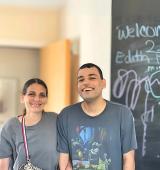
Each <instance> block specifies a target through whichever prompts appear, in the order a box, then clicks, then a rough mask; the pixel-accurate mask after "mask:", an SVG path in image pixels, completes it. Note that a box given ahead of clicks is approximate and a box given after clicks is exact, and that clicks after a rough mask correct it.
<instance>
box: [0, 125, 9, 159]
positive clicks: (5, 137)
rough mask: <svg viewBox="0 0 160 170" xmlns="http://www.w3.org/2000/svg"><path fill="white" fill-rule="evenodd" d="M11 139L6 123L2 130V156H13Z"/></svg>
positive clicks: (0, 134) (0, 141) (0, 147)
mask: <svg viewBox="0 0 160 170" xmlns="http://www.w3.org/2000/svg"><path fill="white" fill-rule="evenodd" d="M10 139H11V136H10V135H9V132H8V128H7V125H4V126H3V127H2V129H1V130H0V158H9V157H11V155H12V147H11V143H10Z"/></svg>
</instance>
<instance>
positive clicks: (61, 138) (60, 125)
mask: <svg viewBox="0 0 160 170" xmlns="http://www.w3.org/2000/svg"><path fill="white" fill-rule="evenodd" d="M62 114H63V113H60V115H58V117H57V151H58V152H60V153H69V149H68V137H67V136H68V135H67V117H66V115H64V114H63V115H62Z"/></svg>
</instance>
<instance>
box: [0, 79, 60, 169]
mask: <svg viewBox="0 0 160 170" xmlns="http://www.w3.org/2000/svg"><path fill="white" fill-rule="evenodd" d="M47 97H48V89H47V86H46V84H45V83H44V82H43V81H42V80H40V79H38V78H34V79H30V80H28V81H27V82H26V83H25V84H24V87H23V91H22V95H21V102H22V103H24V105H25V110H24V113H23V114H22V115H20V116H18V117H15V118H11V119H10V120H9V121H7V122H6V123H5V125H4V126H3V127H2V130H1V134H0V170H10V169H11V170H18V169H19V168H20V167H21V166H22V165H23V164H26V159H27V158H26V157H27V153H26V152H27V151H28V156H29V159H30V161H31V163H32V164H33V165H34V166H36V167H39V168H41V169H43V170H54V169H56V165H57V156H58V155H57V152H56V114H55V113H51V112H44V106H45V105H46V103H47ZM23 122H24V123H23ZM23 124H24V129H23V126H22V125H23ZM22 129H23V130H22ZM22 131H23V133H22ZM24 132H25V133H24ZM22 134H25V135H24V136H26V141H27V142H25V143H27V147H28V148H27V151H26V150H25V148H26V147H25V146H26V145H25V146H24V139H25V138H24V137H23V135H22Z"/></svg>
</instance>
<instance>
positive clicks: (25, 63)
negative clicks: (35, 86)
mask: <svg viewBox="0 0 160 170" xmlns="http://www.w3.org/2000/svg"><path fill="white" fill-rule="evenodd" d="M32 77H39V50H37V49H23V48H19V49H17V48H2V47H1V48H0V78H9V79H15V80H16V81H17V95H16V99H17V107H16V109H17V114H20V112H21V111H22V108H23V106H22V105H20V102H19V95H20V92H21V89H22V87H23V84H24V82H25V81H26V80H27V79H30V78H32ZM8 90H9V89H8ZM0 94H1V93H0ZM5 96H6V97H7V96H9V94H7V92H6V95H5ZM11 115H12V113H11Z"/></svg>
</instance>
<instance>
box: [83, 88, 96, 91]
mask: <svg viewBox="0 0 160 170" xmlns="http://www.w3.org/2000/svg"><path fill="white" fill-rule="evenodd" d="M92 90H93V88H85V89H83V90H82V91H83V92H88V91H92Z"/></svg>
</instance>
